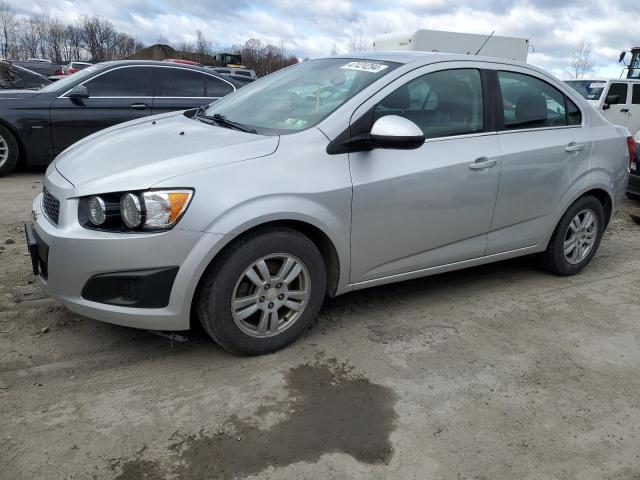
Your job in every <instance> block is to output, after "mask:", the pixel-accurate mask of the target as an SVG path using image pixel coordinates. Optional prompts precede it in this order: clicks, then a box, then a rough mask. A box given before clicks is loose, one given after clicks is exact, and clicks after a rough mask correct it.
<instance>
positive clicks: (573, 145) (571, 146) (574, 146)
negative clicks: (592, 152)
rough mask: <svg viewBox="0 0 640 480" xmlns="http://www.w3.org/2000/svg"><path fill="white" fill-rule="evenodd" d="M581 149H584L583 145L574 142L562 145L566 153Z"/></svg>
mask: <svg viewBox="0 0 640 480" xmlns="http://www.w3.org/2000/svg"><path fill="white" fill-rule="evenodd" d="M582 150H584V145H581V144H580V143H576V142H571V143H570V144H569V145H567V146H566V147H564V151H565V152H568V153H573V152H581V151H582Z"/></svg>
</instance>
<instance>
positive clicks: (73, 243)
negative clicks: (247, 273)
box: [27, 181, 225, 330]
mask: <svg viewBox="0 0 640 480" xmlns="http://www.w3.org/2000/svg"><path fill="white" fill-rule="evenodd" d="M45 185H46V181H45ZM54 190H55V189H54ZM70 193H71V192H69V191H67V192H66V193H65V192H63V191H61V190H60V189H58V190H57V191H56V194H57V195H56V196H57V197H58V199H59V200H60V202H61V205H60V218H59V224H58V225H57V226H56V225H54V224H53V223H52V222H51V221H50V220H49V219H48V218H47V217H46V216H45V215H44V213H43V210H42V194H40V195H38V196H37V197H36V198H35V199H34V201H33V214H34V217H35V219H36V220H35V223H34V224H33V226H32V228H33V230H32V233H31V236H32V239H31V240H29V239H28V242H29V243H32V246H30V251H31V252H35V253H32V258H33V259H34V262H33V263H34V269H36V271H37V272H38V274H39V276H40V279H41V280H42V281H43V283H44V284H45V285H46V288H47V291H48V292H49V294H50V295H51V296H52V297H54V298H56V299H58V300H59V301H60V302H61V303H63V304H64V305H65V306H66V307H67V308H69V310H71V311H73V312H76V313H78V314H81V315H85V316H87V317H91V318H95V319H97V320H101V321H105V322H109V323H114V324H118V325H123V326H128V327H135V328H144V329H151V330H186V329H188V328H189V322H190V310H191V300H192V298H193V294H194V291H195V289H196V286H197V283H198V280H199V278H200V276H201V274H202V273H203V271H204V269H205V268H206V266H207V265H208V263H209V262H210V260H211V259H212V258H213V256H214V255H215V253H217V251H218V250H219V249H220V248H221V246H222V244H224V241H223V239H224V237H225V236H224V235H220V234H213V233H203V232H194V231H189V230H180V229H177V228H175V229H173V230H169V231H166V232H159V233H131V234H123V233H110V232H99V231H93V230H89V229H86V228H84V227H82V226H81V225H80V224H79V223H78V220H77V211H78V200H77V199H74V198H72V197H70V196H67V197H66V198H64V196H65V195H69V194H70ZM29 230H30V228H29V227H27V231H28V232H29ZM27 236H28V238H29V233H27ZM34 238H35V240H34ZM38 240H39V241H40V242H39V244H38ZM34 241H35V243H36V245H37V246H35V247H34V246H33V242H34ZM45 249H46V258H42V257H43V256H44V253H41V252H43V250H45ZM43 266H44V269H43ZM172 266H176V267H178V271H177V273H176V274H175V280H173V284H172V287H171V288H170V293H169V294H168V303H167V302H163V303H166V306H163V307H161V308H146V307H132V306H123V305H114V304H113V302H111V304H110V303H104V302H103V301H91V300H88V299H87V298H85V297H86V296H87V295H86V291H85V295H84V296H83V289H85V287H86V286H87V283H88V282H89V280H90V279H92V278H96V276H98V277H97V278H100V277H103V276H104V275H105V274H111V273H113V272H120V273H122V272H132V271H147V270H153V269H162V268H165V267H172ZM98 297H99V295H98ZM92 298H95V295H94V296H93V297H92ZM105 298H106V297H105Z"/></svg>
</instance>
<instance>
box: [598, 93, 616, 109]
mask: <svg viewBox="0 0 640 480" xmlns="http://www.w3.org/2000/svg"><path fill="white" fill-rule="evenodd" d="M619 103H620V95H608V96H607V98H605V99H604V105H602V109H603V110H609V108H611V105H617V104H619Z"/></svg>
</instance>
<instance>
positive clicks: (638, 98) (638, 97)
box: [631, 84, 640, 105]
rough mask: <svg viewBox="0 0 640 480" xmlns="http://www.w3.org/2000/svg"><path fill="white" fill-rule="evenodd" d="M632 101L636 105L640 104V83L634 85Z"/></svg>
mask: <svg viewBox="0 0 640 480" xmlns="http://www.w3.org/2000/svg"><path fill="white" fill-rule="evenodd" d="M631 103H633V104H634V105H640V84H637V85H634V86H633V98H632V99H631Z"/></svg>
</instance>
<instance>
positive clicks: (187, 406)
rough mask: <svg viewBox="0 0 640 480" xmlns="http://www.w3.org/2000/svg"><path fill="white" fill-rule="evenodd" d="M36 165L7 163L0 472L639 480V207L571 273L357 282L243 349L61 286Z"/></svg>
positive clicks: (526, 270) (2, 186)
mask: <svg viewBox="0 0 640 480" xmlns="http://www.w3.org/2000/svg"><path fill="white" fill-rule="evenodd" d="M41 179H42V173H41V172H40V173H20V174H15V175H11V176H9V177H6V178H0V193H2V200H1V202H2V203H1V204H2V207H3V208H2V209H0V451H1V452H2V466H1V467H0V478H2V479H23V478H28V479H67V478H73V479H147V480H159V479H178V478H179V479H196V478H198V479H200V478H223V479H224V478H237V477H252V476H254V478H273V479H280V478H360V479H370V478H420V479H422V478H437V479H456V480H462V479H580V480H590V479H594V480H595V479H598V480H601V479H616V480H631V479H636V480H637V479H639V478H640V410H639V408H640V405H639V399H640V370H639V368H638V367H639V364H640V348H638V347H639V343H640V325H639V323H638V319H639V312H640V308H639V306H638V279H639V277H640V274H639V273H638V272H639V270H640V257H639V256H638V254H637V250H638V245H639V241H640V225H637V224H635V223H633V222H631V220H630V219H629V216H628V213H629V211H630V210H631V209H632V208H635V207H638V206H640V204H636V205H632V204H631V203H629V204H627V205H625V209H624V211H623V212H621V214H620V215H619V216H618V217H617V219H615V220H614V221H613V223H612V225H611V226H610V228H609V230H608V232H607V233H606V236H605V238H604V240H603V243H602V245H601V247H600V251H599V252H598V254H597V256H596V257H595V258H594V260H593V262H592V263H591V265H590V266H589V267H588V268H587V269H586V271H584V272H583V273H582V274H580V275H578V276H575V277H571V278H560V277H555V276H552V275H548V274H547V273H545V272H543V271H540V270H539V269H538V268H537V267H536V264H535V262H534V261H533V259H531V258H523V259H517V260H514V261H507V262H502V263H498V264H494V265H488V266H484V267H479V268H474V269H470V270H465V271H461V272H455V273H450V274H445V275H439V276H435V277H431V278H427V279H422V280H417V281H411V282H405V283H401V284H396V285H391V286H385V287H380V288H374V289H371V290H367V291H362V292H356V293H352V294H348V295H345V296H342V297H340V298H337V299H334V300H330V301H327V303H326V305H325V306H324V308H323V310H322V313H321V315H320V318H319V321H318V322H317V324H315V325H314V326H313V328H311V329H310V330H309V331H308V332H307V334H305V335H304V336H303V338H301V339H299V340H298V341H297V342H296V343H295V344H294V345H292V346H291V347H289V348H287V349H285V350H284V351H281V352H279V353H276V354H272V355H268V356H263V357H259V358H237V357H234V356H231V355H229V354H227V353H225V352H224V351H222V350H221V349H220V348H218V347H217V346H216V345H215V344H214V343H213V342H212V341H210V340H209V339H208V338H207V337H206V336H205V335H204V334H203V333H202V332H201V331H199V330H196V331H192V332H189V333H188V334H186V338H187V340H188V341H186V342H184V343H178V342H174V343H173V345H172V342H171V341H169V340H168V339H166V338H162V337H159V336H156V335H152V334H149V333H147V332H143V331H139V330H133V329H127V328H121V327H117V326H112V325H107V324H103V323H100V322H97V321H94V320H90V319H87V318H83V317H79V316H77V315H74V314H72V313H70V312H68V311H67V310H66V309H65V308H63V307H62V306H60V305H59V304H58V303H57V302H55V301H54V300H52V299H50V298H49V297H48V296H47V294H46V292H45V291H44V289H43V287H42V286H41V284H40V283H39V281H37V280H36V279H35V278H34V277H33V275H32V274H31V273H30V261H29V257H28V256H26V254H25V252H26V247H25V242H24V238H23V231H22V224H23V222H25V221H28V220H29V214H30V210H31V199H32V197H33V196H35V195H36V193H37V192H38V191H39V190H40V189H41Z"/></svg>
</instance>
